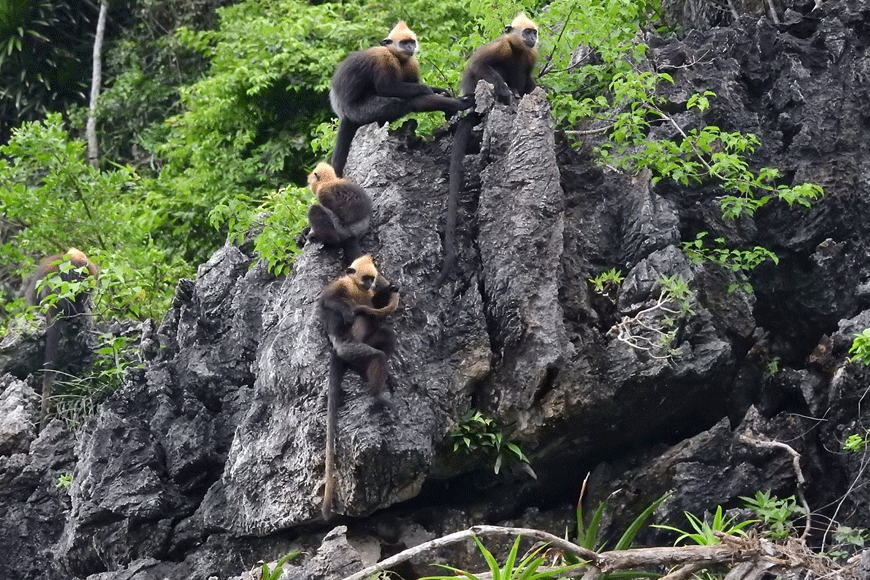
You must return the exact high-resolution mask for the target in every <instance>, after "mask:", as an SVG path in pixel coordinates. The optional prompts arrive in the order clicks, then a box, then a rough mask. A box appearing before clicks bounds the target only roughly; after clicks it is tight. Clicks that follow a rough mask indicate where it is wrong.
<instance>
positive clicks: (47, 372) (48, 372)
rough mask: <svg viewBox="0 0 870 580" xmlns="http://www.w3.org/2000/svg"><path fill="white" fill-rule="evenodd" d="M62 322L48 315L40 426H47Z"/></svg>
mask: <svg viewBox="0 0 870 580" xmlns="http://www.w3.org/2000/svg"><path fill="white" fill-rule="evenodd" d="M61 324H64V321H63V320H61V319H57V318H55V317H54V316H51V315H50V316H49V317H48V328H47V329H46V331H45V364H44V365H43V368H42V372H43V375H42V406H41V409H40V412H39V428H40V429H42V428H44V427H45V425H46V423H47V420H48V411H49V407H50V406H51V405H50V401H51V389H52V385H53V384H54V374H55V369H56V368H57V360H58V348H59V347H60V334H61Z"/></svg>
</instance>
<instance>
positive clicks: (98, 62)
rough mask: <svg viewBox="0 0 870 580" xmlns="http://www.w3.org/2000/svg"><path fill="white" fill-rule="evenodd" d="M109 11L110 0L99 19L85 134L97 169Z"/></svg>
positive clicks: (104, 3) (104, 0)
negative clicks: (99, 117) (99, 121)
mask: <svg viewBox="0 0 870 580" xmlns="http://www.w3.org/2000/svg"><path fill="white" fill-rule="evenodd" d="M108 10H109V2H108V0H101V2H100V16H99V18H98V19H97V34H96V36H95V38H94V65H93V74H92V75H91V103H90V106H89V108H88V124H87V127H86V128H85V133H86V134H87V137H88V161H89V162H90V164H91V166H93V167H94V168H95V169H96V167H97V162H98V155H99V154H98V149H97V99H99V98H100V85H101V84H102V81H103V61H102V56H101V54H102V52H103V36H105V32H106V13H107V12H108Z"/></svg>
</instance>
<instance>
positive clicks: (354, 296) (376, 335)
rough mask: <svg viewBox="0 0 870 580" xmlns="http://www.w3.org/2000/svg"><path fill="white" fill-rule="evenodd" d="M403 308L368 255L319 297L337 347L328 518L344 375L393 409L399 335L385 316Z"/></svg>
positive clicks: (329, 417)
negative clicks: (387, 393) (390, 386)
mask: <svg viewBox="0 0 870 580" xmlns="http://www.w3.org/2000/svg"><path fill="white" fill-rule="evenodd" d="M398 306H399V290H398V288H396V286H394V285H393V284H392V283H390V282H389V280H387V279H386V278H384V277H383V276H381V274H380V273H379V272H378V270H377V268H376V267H375V265H374V263H373V262H372V258H371V256H369V255H368V254H366V255H364V256H360V257H359V258H357V259H356V260H354V261H353V263H352V264H351V265H350V267H349V268H347V270H346V271H345V275H344V276H341V277H340V278H338V279H336V280H333V281H332V282H330V283H329V284H328V285H327V286H326V287H325V288H324V289H323V293H322V294H321V296H320V314H321V317H322V320H323V325H324V327H325V328H326V335H327V336H328V337H329V341H330V342H331V343H332V347H333V352H332V355H331V357H330V364H329V387H328V390H327V404H326V468H325V481H326V484H325V488H324V492H323V505H322V511H323V517H324V519H329V518H330V517H331V516H332V513H333V511H332V504H333V496H334V495H335V475H334V466H335V426H336V422H337V418H338V399H339V396H340V394H341V382H342V378H343V377H344V373H345V372H346V371H347V369H348V368H351V369H353V370H355V371H356V372H357V373H359V374H360V376H361V377H363V378H364V379H365V380H366V382H367V383H368V386H369V389H370V391H371V394H372V395H373V396H374V397H375V400H376V402H377V404H378V405H379V406H380V407H386V408H392V404H391V403H390V402H389V401H388V400H387V399H385V398H384V396H383V391H384V387H385V386H386V383H387V378H388V377H389V373H390V370H389V367H388V365H387V358H388V357H389V356H390V355H391V354H392V353H393V350H395V346H396V338H395V334H394V333H393V331H392V329H391V328H389V327H388V326H385V325H384V318H385V317H386V316H388V315H389V314H392V313H393V312H395V311H396V308H397V307H398Z"/></svg>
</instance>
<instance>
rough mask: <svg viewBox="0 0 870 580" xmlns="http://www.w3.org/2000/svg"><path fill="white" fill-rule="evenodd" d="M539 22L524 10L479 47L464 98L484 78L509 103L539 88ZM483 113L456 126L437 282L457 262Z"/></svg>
mask: <svg viewBox="0 0 870 580" xmlns="http://www.w3.org/2000/svg"><path fill="white" fill-rule="evenodd" d="M537 43H538V25H537V24H535V23H534V22H533V21H532V20H530V19H529V18H528V17H527V16H526V15H525V14H524V13H522V12H521V13H520V14H518V15H517V16H516V18H514V19H513V22H511V23H510V25H508V26H506V27H505V29H504V34H503V35H502V36H500V37H498V38H497V39H496V40H494V41H492V42H490V43H488V44H485V45H483V46H481V47H480V48H478V49H477V50H476V51H475V52H474V54H473V55H471V58H470V59H469V61H468V65H467V66H466V67H465V70H464V71H463V73H462V81H461V83H460V88H461V89H462V95H463V98H470V99H472V100H473V99H474V91H475V88H476V87H477V83H478V81H481V80H484V81H486V82H488V83H490V84H491V85H493V87H495V97H496V99H497V100H498V101H499V102H500V103H503V104H505V105H507V104H509V103H510V101H511V93H512V92H516V93H517V94H518V95H519V96H520V97H522V96H524V95H527V94H529V93H531V92H532V91H533V90H534V89H535V81H534V80H532V69H534V68H535V63H536V62H537V60H538V50H537V48H535V46H536V45H537ZM481 120H482V116H481V114H480V113H476V112H475V111H469V113H468V114H467V115H465V117H463V118H462V120H461V121H459V123H458V124H457V126H456V131H455V133H454V134H453V146H452V148H451V150H450V182H449V193H448V197H447V218H446V220H445V222H446V223H445V226H444V262H443V264H442V266H441V273H440V274H439V275H438V279H437V281H436V285H437V286H440V285H441V284H443V283H444V282H445V281H446V280H447V277H448V276H449V275H450V272H451V271H452V270H453V266H454V264H455V263H456V250H455V248H454V244H455V239H456V214H457V212H458V210H459V189H460V187H461V186H462V180H463V177H464V175H463V171H462V163H463V159H464V158H465V153H466V151H467V149H468V141H469V139H470V138H471V132H472V129H474V127H475V125H477V124H478V123H480V121H481Z"/></svg>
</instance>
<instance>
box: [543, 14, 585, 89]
mask: <svg viewBox="0 0 870 580" xmlns="http://www.w3.org/2000/svg"><path fill="white" fill-rule="evenodd" d="M578 4H579V3H577V2H574V3H572V4H571V11H570V12H568V16H566V17H565V22H563V23H562V30H560V31H559V36H557V37H556V42H554V43H553V50H551V51H550V55H549V56H548V57H547V62H546V63H544V66H542V67H541V69H540V72H538V78H540V77H543V76H544V75H545V74H547V72H548V71H547V69H548V68H549V67H550V64H551V63H552V62H553V55H554V54H556V49H557V48H558V47H559V41H560V40H562V35H563V34H565V29H566V28H567V27H568V22H569V21H570V20H571V15H572V14H574V10H576V9H577V6H578Z"/></svg>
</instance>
